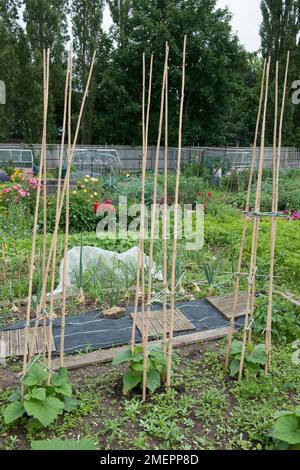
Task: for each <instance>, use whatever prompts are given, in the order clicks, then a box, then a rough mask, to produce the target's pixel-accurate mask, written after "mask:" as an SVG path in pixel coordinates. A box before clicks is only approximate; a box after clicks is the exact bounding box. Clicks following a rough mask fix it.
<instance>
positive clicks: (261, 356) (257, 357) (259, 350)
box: [247, 344, 267, 365]
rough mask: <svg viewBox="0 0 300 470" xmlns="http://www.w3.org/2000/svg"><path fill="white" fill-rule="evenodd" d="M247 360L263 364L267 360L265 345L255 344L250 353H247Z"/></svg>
mask: <svg viewBox="0 0 300 470" xmlns="http://www.w3.org/2000/svg"><path fill="white" fill-rule="evenodd" d="M247 361H250V362H253V363H255V364H261V365H264V364H265V363H266V362H267V355H266V349H265V345H264V344H257V345H256V346H255V348H254V350H253V351H252V353H251V354H248V355H247Z"/></svg>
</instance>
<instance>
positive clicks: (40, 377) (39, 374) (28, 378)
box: [22, 363, 48, 387]
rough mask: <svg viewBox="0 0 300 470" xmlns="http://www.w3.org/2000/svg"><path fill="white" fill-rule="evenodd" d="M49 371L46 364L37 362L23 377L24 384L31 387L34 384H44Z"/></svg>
mask: <svg viewBox="0 0 300 470" xmlns="http://www.w3.org/2000/svg"><path fill="white" fill-rule="evenodd" d="M47 376H48V372H47V369H46V368H45V366H43V365H42V364H38V363H35V364H33V365H32V366H31V367H30V368H29V370H28V372H27V373H26V374H25V377H23V379H22V383H23V384H24V385H28V386H29V387H31V386H33V385H42V384H43V382H44V381H45V380H46V379H47Z"/></svg>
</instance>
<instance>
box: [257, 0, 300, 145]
mask: <svg viewBox="0 0 300 470" xmlns="http://www.w3.org/2000/svg"><path fill="white" fill-rule="evenodd" d="M299 7H300V2H299V0H262V1H261V11H262V16H263V21H262V25H261V30H260V34H261V46H262V53H263V56H264V57H269V56H270V57H271V73H270V90H271V92H270V98H269V111H268V122H271V123H272V122H273V120H274V88H275V87H274V79H275V65H276V61H278V62H279V84H280V96H279V98H280V103H281V97H282V86H283V80H284V73H285V65H286V57H287V52H288V51H290V54H291V57H290V68H289V81H288V90H290V89H291V84H292V82H293V81H294V80H295V79H296V78H298V76H299V73H300V60H299V53H300V50H299V44H298V35H299V31H300V23H299ZM299 118H300V111H298V109H297V107H295V106H294V105H293V104H292V102H291V100H290V99H287V101H286V112H285V121H284V132H283V140H284V143H285V144H287V143H290V144H293V143H294V137H293V136H294V135H295V134H297V133H298V132H299V129H300V128H299V125H298V123H299ZM266 137H267V140H268V142H269V143H270V144H271V143H272V139H273V128H272V125H270V126H268V127H267V135H266Z"/></svg>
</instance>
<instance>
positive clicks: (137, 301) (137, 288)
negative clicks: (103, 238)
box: [131, 53, 146, 354]
mask: <svg viewBox="0 0 300 470" xmlns="http://www.w3.org/2000/svg"><path fill="white" fill-rule="evenodd" d="M145 62H146V61H145V53H143V86H142V89H143V91H142V143H143V146H142V191H141V205H142V199H143V187H144V172H143V170H144V159H145V95H146V63H145ZM142 223H143V222H142V209H141V221H140V240H139V253H138V260H137V270H136V293H135V303H134V312H133V322H132V330H131V352H132V354H133V353H134V349H135V335H136V323H137V314H138V307H139V296H140V275H141V265H142V253H141V249H142ZM141 293H142V301H143V299H144V292H143V291H141Z"/></svg>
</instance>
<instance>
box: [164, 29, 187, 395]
mask: <svg viewBox="0 0 300 470" xmlns="http://www.w3.org/2000/svg"><path fill="white" fill-rule="evenodd" d="M185 61H186V35H185V36H184V41H183V60H182V84H181V98H180V111H179V129H178V156H177V168H176V184H175V200H174V229H173V230H174V234H173V237H174V239H173V254H172V268H171V292H170V333H169V344H168V366H167V383H166V385H167V387H170V386H171V371H172V353H173V336H174V312H175V292H174V291H175V271H176V270H175V268H176V255H177V227H178V200H179V183H180V167H181V153H182V122H183V105H184V89H185Z"/></svg>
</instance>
